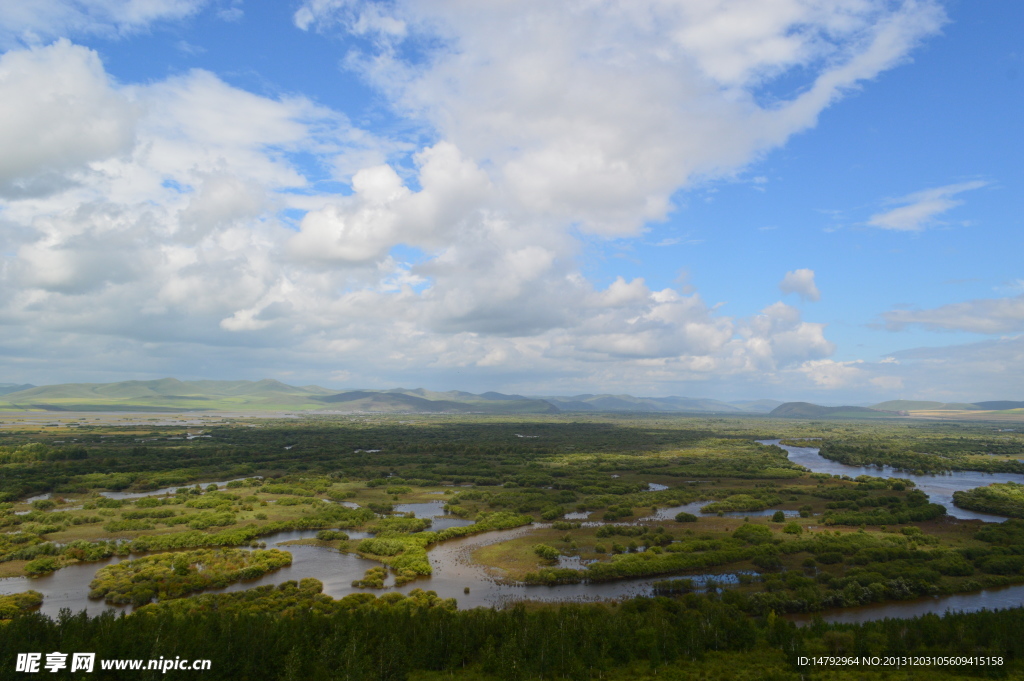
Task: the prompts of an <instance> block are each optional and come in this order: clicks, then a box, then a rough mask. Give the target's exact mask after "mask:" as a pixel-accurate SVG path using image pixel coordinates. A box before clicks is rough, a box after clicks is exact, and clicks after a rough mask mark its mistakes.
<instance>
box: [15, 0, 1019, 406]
mask: <svg viewBox="0 0 1024 681" xmlns="http://www.w3.org/2000/svg"><path fill="white" fill-rule="evenodd" d="M20 5H21V6H14V7H8V8H6V9H0V48H2V49H3V54H2V55H0V145H2V147H3V148H4V149H5V155H4V158H3V159H0V239H2V244H3V253H4V261H3V269H2V271H0V277H2V278H0V285H2V286H3V296H2V297H0V298H2V299H0V357H2V358H3V359H2V361H3V366H4V369H5V372H4V377H3V378H2V380H3V381H7V382H18V383H21V382H32V383H36V384H44V383H58V382H72V381H75V382H78V381H115V380H123V379H128V378H155V377H162V376H166V375H173V376H177V377H179V378H224V379H229V378H230V379H236V378H249V379H258V378H263V377H273V378H278V379H280V380H284V381H286V382H292V383H297V384H299V383H319V384H321V385H326V386H332V387H338V388H344V387H371V388H374V387H379V388H385V387H393V386H397V385H402V386H406V387H412V386H424V387H428V388H432V389H438V390H446V389H463V390H473V391H483V390H503V391H508V392H512V391H515V392H522V393H531V394H556V393H557V394H575V393H582V392H631V393H634V394H644V395H669V394H675V395H687V396H694V397H697V396H700V397H716V398H723V399H744V398H761V397H771V398H777V399H784V400H789V399H805V400H809V401H817V402H823V403H839V402H858V403H871V402H874V401H880V400H884V399H893V398H900V397H902V398H919V399H938V400H949V401H955V400H972V401H973V400H982V399H1019V398H1020V395H1021V390H1022V379H1024V372H1022V367H1024V361H1022V360H1024V336H1021V334H1022V332H1024V273H1022V271H1021V258H1020V253H1021V252H1022V248H1021V247H1022V245H1024V244H1022V241H1024V237H1022V233H1024V232H1022V230H1021V221H1022V218H1021V215H1022V211H1021V208H1022V206H1021V198H1020V197H1021V196H1024V193H1022V192H1021V185H1022V181H1024V177H1022V169H1021V165H1020V162H1019V158H1020V152H1021V149H1022V148H1024V145H1022V143H1021V142H1022V139H1021V137H1022V134H1021V129H1020V125H1019V112H1020V111H1021V110H1024V107H1022V104H1024V52H1022V51H1021V44H1020V39H1019V28H1020V26H1021V25H1022V20H1024V7H1022V6H1021V5H1020V4H1019V3H1014V2H1010V1H1009V0H993V1H991V2H986V3H963V2H940V1H938V0H902V1H901V0H828V1H826V0H803V1H798V0H676V1H672V0H631V1H630V2H626V1H625V0H619V1H613V0H591V1H589V2H584V3H574V4H568V3H555V4H552V3H548V2H542V1H540V0H536V1H534V0H516V1H514V2H513V1H512V0H507V1H505V0H495V1H494V2H490V3H467V2H462V1H459V0H423V1H417V2H412V1H411V0H393V1H389V2H374V1H372V0H304V1H302V2H299V1H296V2H282V3H269V2H260V3H255V2H244V1H238V0H235V1H229V0H221V1H219V2H218V1H213V0H148V1H147V2H142V1H141V0H102V1H101V0H93V1H91V2H88V1H79V2H71V1H70V0H46V1H45V2H36V3H20Z"/></svg>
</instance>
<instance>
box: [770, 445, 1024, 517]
mask: <svg viewBox="0 0 1024 681" xmlns="http://www.w3.org/2000/svg"><path fill="white" fill-rule="evenodd" d="M759 442H760V443H761V444H764V445H778V446H779V447H782V448H783V449H785V450H786V452H787V453H788V455H789V460H790V461H792V462H793V463H798V464H800V465H801V466H805V467H807V468H809V469H811V470H812V471H814V472H815V473H829V474H831V475H848V476H850V477H851V478H856V477H857V476H859V475H871V476H874V477H882V478H905V479H908V480H913V481H914V484H916V485H917V488H918V489H919V490H921V491H922V492H924V493H925V494H927V495H928V498H929V499H930V500H931V502H932V503H934V504H942V505H943V506H945V507H946V512H947V513H948V514H949V515H951V516H953V517H954V518H961V519H964V520H972V519H975V520H984V521H986V522H990V523H1001V522H1003V521H1004V520H1006V518H1003V517H1000V516H996V515H989V514H988V513H977V512H975V511H968V510H966V509H963V508H957V507H956V506H954V505H953V492H957V491H961V490H966V489H971V488H972V487H985V486H987V485H991V484H992V483H994V482H1018V483H1024V475H1019V474H1015V473H979V472H977V471H953V472H950V473H945V474H942V475H915V474H913V473H907V472H905V471H900V470H896V469H895V468H892V467H891V466H847V465H846V464H841V463H838V462H836V461H832V460H830V459H826V458H825V457H823V456H822V455H821V454H819V453H818V448H817V447H793V446H789V445H782V444H779V441H778V440H759Z"/></svg>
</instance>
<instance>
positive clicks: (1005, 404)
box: [768, 400, 1024, 418]
mask: <svg viewBox="0 0 1024 681" xmlns="http://www.w3.org/2000/svg"><path fill="white" fill-rule="evenodd" d="M1013 409H1024V402H1014V401H1012V400H993V401H989V402H964V403H960V402H927V401H915V400H890V401H888V402H880V403H879V404H876V405H874V406H872V407H822V406H821V405H817V404H811V403H810V402H786V403H785V404H780V405H779V406H778V407H776V408H775V409H773V410H772V411H771V412H770V413H769V414H768V415H769V416H779V417H789V418H822V417H829V418H892V417H894V416H908V415H921V416H924V415H927V414H928V413H930V412H947V413H948V412H965V411H966V412H973V411H977V412H983V411H1010V410H1013Z"/></svg>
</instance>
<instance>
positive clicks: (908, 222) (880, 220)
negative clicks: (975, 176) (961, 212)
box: [868, 180, 988, 232]
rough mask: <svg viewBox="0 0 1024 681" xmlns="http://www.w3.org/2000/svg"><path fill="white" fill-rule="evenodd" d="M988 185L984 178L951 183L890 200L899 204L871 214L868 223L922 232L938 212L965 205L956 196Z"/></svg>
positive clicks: (932, 221)
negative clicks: (982, 179)
mask: <svg viewBox="0 0 1024 681" xmlns="http://www.w3.org/2000/svg"><path fill="white" fill-rule="evenodd" d="M987 184H988V183H987V182H983V181H981V180H975V181H973V182H961V183H959V184H948V185H945V186H943V187H935V188H933V189H925V190H923V191H919V192H914V193H913V194H908V195H906V196H904V197H901V198H898V199H893V200H891V201H890V202H889V203H891V204H896V207H895V208H892V209H890V210H887V211H885V212H883V213H876V214H875V215H872V216H871V217H870V218H869V219H868V224H869V225H871V226H872V227H879V228H881V229H891V230H896V231H900V232H919V231H921V230H923V229H925V228H927V227H929V226H931V225H933V224H935V223H936V218H937V217H938V216H939V215H942V214H943V213H945V212H946V211H948V210H950V209H952V208H956V207H957V206H959V205H961V204H963V200H961V199H956V198H954V197H955V196H957V195H958V194H962V193H964V192H968V191H972V190H974V189H981V188H982V187H984V186H986V185H987Z"/></svg>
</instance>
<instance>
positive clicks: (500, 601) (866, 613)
mask: <svg viewBox="0 0 1024 681" xmlns="http://www.w3.org/2000/svg"><path fill="white" fill-rule="evenodd" d="M763 443H764V444H778V440H765V441H763ZM780 446H781V447H782V448H783V449H785V450H786V451H787V452H788V454H789V458H790V460H792V461H794V462H796V463H800V464H801V465H803V466H806V467H807V468H809V469H811V470H812V471H815V472H820V473H830V474H836V475H849V476H851V477H856V476H858V475H874V476H879V475H881V476H885V477H890V476H891V477H901V478H909V479H911V480H913V481H914V482H915V483H916V484H917V485H918V487H919V488H920V489H921V490H923V491H924V492H925V493H927V494H928V495H929V496H930V497H932V500H933V501H935V502H936V503H940V504H943V505H945V506H946V508H947V510H949V512H950V514H951V515H955V516H956V517H959V518H978V519H982V520H988V521H994V522H1001V521H1002V520H1004V518H1000V517H996V516H989V515H985V514H980V513H971V512H970V511H964V510H962V509H957V508H956V507H954V506H953V505H952V493H953V491H955V490H958V489H968V488H971V487H977V486H979V485H987V484H990V483H992V482H1006V481H1015V482H1024V476H1021V475H1009V474H1003V475H998V474H985V473H957V474H953V475H944V476H931V475H927V476H921V475H910V474H907V473H902V472H899V471H895V470H893V469H891V468H888V467H881V468H879V467H863V468H862V467H856V466H845V465H843V464H839V463H836V462H833V461H829V460H828V459H825V458H824V457H822V456H820V455H819V454H818V450H817V449H816V448H813V447H790V446H785V445H780ZM153 493H154V492H150V493H149V494H153ZM156 493H159V491H157V492H156ZM706 503H708V502H707V501H697V502H693V503H690V504H685V505H681V506H675V507H672V508H663V509H658V510H657V512H656V513H654V514H653V515H651V516H648V517H647V518H644V520H667V519H670V518H673V517H674V516H675V514H676V513H679V512H680V511H686V512H687V513H693V514H694V515H698V516H700V515H717V514H704V513H702V512H701V511H700V507H701V506H703V505H705V504H706ZM395 510H396V511H398V512H401V513H414V514H415V515H416V517H419V518H431V519H432V521H433V525H432V529H434V530H442V529H445V528H446V527H455V526H463V525H470V524H472V522H471V521H468V520H464V519H461V518H456V517H453V516H449V515H446V514H445V513H444V501H435V502H428V503H419V504H397V505H396V506H395ZM772 513H774V510H768V511H763V512H760V513H730V514H727V515H730V516H744V515H750V516H755V515H771V514H772ZM790 514H793V512H787V515H790ZM581 515H583V514H581ZM579 519H581V520H582V519H584V518H579ZM588 524H590V523H588ZM595 524H596V523H595ZM533 527H544V526H543V525H535V526H533ZM531 529H533V528H531V527H521V528H516V529H512V530H503V531H494V532H485V533H482V534H479V535H474V536H471V537H463V538H461V539H455V540H450V541H447V542H444V543H443V544H439V545H437V546H435V547H433V548H432V549H431V550H430V553H429V554H428V555H429V557H430V563H431V565H432V567H433V569H434V574H433V575H432V576H431V577H428V578H423V579H418V580H416V581H414V582H411V583H410V584H406V585H405V586H402V587H398V588H397V589H395V588H394V587H393V586H392V587H391V588H392V589H394V590H397V591H399V592H402V593H408V592H409V591H411V590H413V589H417V588H421V589H430V590H432V591H436V592H437V594H438V595H439V596H441V597H442V598H455V599H457V600H458V602H459V607H460V608H474V607H478V606H502V605H506V604H508V603H510V602H514V601H518V600H523V599H533V600H542V601H598V600H604V599H618V598H628V597H633V596H645V595H651V593H652V589H651V581H652V580H650V579H634V580H623V581H618V582H612V583H601V584H567V585H559V586H552V587H546V586H532V587H527V586H516V585H510V584H503V583H500V581H499V578H500V576H499V575H495V574H491V573H489V572H488V571H487V570H486V569H485V568H483V567H482V566H480V565H476V564H474V563H473V562H472V561H471V560H470V555H471V554H472V552H473V551H474V550H476V549H477V548H479V547H481V546H486V545H488V544H493V543H497V542H502V541H507V540H509V539H512V538H514V537H518V536H522V535H524V534H526V533H528V532H530V531H531ZM348 534H349V536H350V537H351V538H352V539H360V538H364V537H366V536H368V535H366V534H365V533H360V532H348ZM315 536H316V531H315V530H307V531H293V532H280V533H278V534H275V535H271V536H268V537H265V538H263V541H265V542H266V543H267V547H268V548H273V547H277V548H281V549H284V550H287V551H289V552H290V553H291V554H292V564H291V565H290V566H289V567H286V568H282V569H280V570H277V571H275V572H272V573H270V574H267V575H264V576H263V577H261V578H260V579H257V580H252V581H247V582H238V583H235V584H232V585H231V586H228V587H226V588H224V589H220V590H218V591H224V592H229V591H239V590H242V589H250V588H252V587H254V586H261V585H264V584H280V583H281V582H283V581H286V580H290V579H294V580H299V579H302V578H304V577H316V578H317V579H319V580H320V581H322V582H323V583H324V593H325V594H327V595H329V596H332V597H334V598H342V597H344V596H347V595H349V594H352V593H357V592H364V591H365V592H371V593H380V592H379V591H375V590H368V589H359V588H354V587H352V581H353V580H355V579H360V578H361V577H362V576H363V574H364V573H365V572H366V570H368V569H370V568H371V567H375V566H377V565H378V563H377V562H376V561H372V560H366V559H364V558H360V557H358V556H355V555H352V554H342V553H338V552H336V551H333V550H331V549H326V548H321V547H317V546H295V545H292V546H280V544H281V543H282V542H287V541H292V540H296V539H306V538H311V537H315ZM121 560H124V559H122V558H111V559H109V560H106V561H102V562H98V563H89V564H82V565H71V566H68V567H66V568H63V569H61V570H58V571H57V572H55V573H53V574H51V575H48V576H46V577H40V578H37V579H29V578H27V577H16V578H10V579H2V580H0V593H2V594H9V593H17V592H21V591H25V590H28V589H35V590H36V591H39V592H41V593H42V594H43V595H44V596H45V598H44V601H43V606H42V608H41V612H43V613H44V614H47V615H50V616H55V615H57V613H58V612H59V611H60V609H61V608H70V609H71V610H72V611H74V612H77V611H80V610H87V611H88V612H89V613H90V614H94V615H95V614H98V613H100V612H102V611H104V610H106V609H108V608H112V607H113V606H108V605H106V604H105V603H104V602H103V601H91V600H89V598H88V592H89V582H90V581H91V580H92V578H93V576H94V575H95V573H96V571H97V570H98V569H100V568H101V567H104V566H106V565H110V564H112V563H117V562H119V561H121ZM686 578H688V579H693V580H694V582H695V583H696V584H697V585H698V586H700V585H703V584H704V583H706V581H707V580H714V581H715V582H717V583H719V584H723V583H726V584H727V583H735V582H736V581H737V579H738V577H737V574H735V573H729V574H724V575H687V576H686ZM392 581H393V578H391V577H389V582H388V583H389V584H390V583H391V582H392ZM466 587H469V589H470V592H469V593H468V594H466V593H465V592H464V590H465V588H466ZM213 592H214V593H216V591H213ZM208 593H209V592H208ZM1022 604H1024V585H1015V586H1010V587H1005V588H1001V589H989V590H987V591H981V592H977V593H972V594H957V595H954V596H943V597H937V598H925V599H919V600H915V601H907V602H901V603H889V604H883V605H873V606H865V607H861V608H851V609H845V610H840V611H834V612H826V613H820V615H821V616H822V617H823V619H825V620H826V621H835V622H860V621H866V620H873V619H883V618H886V617H913V616H916V615H920V614H924V613H942V612H945V611H946V610H964V611H973V610H980V609H983V608H989V609H991V608H1006V607H1019V606H1021V605H1022ZM114 609H115V610H116V609H117V608H114ZM123 609H130V608H127V607H126V608H123ZM794 619H795V620H796V621H798V622H801V623H802V622H809V621H811V620H812V619H813V616H800V617H796V618H794Z"/></svg>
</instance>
